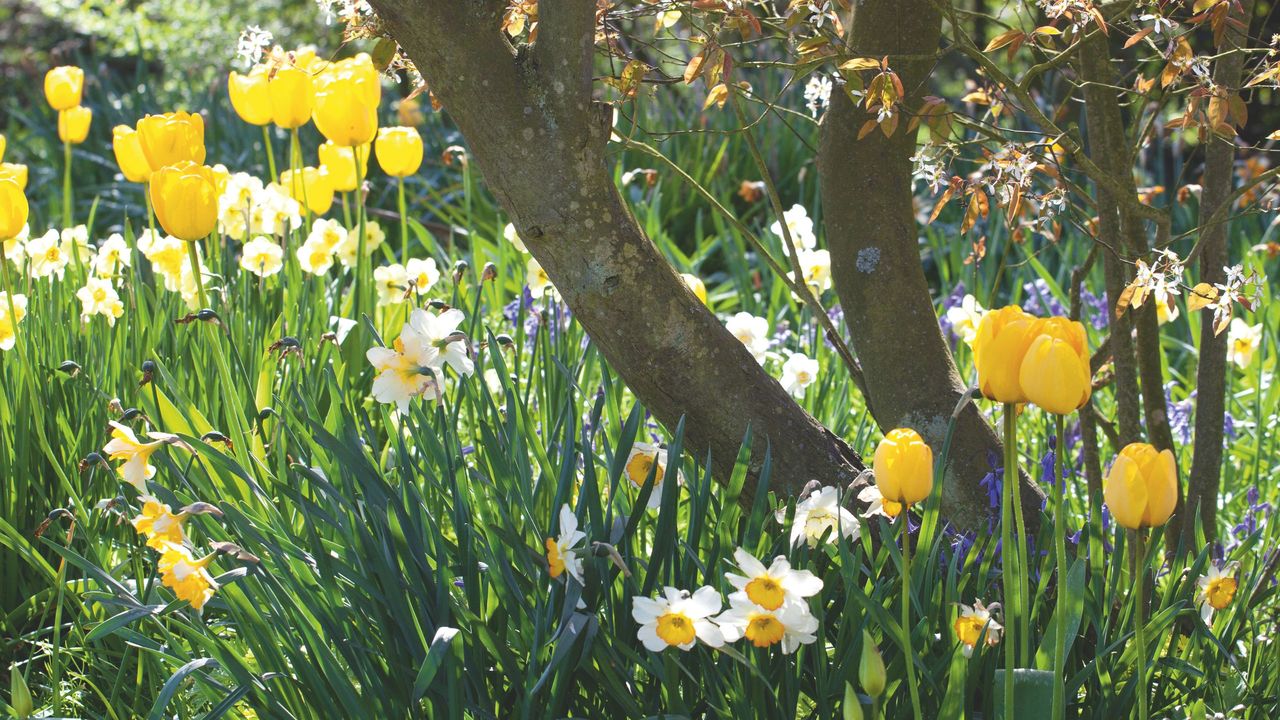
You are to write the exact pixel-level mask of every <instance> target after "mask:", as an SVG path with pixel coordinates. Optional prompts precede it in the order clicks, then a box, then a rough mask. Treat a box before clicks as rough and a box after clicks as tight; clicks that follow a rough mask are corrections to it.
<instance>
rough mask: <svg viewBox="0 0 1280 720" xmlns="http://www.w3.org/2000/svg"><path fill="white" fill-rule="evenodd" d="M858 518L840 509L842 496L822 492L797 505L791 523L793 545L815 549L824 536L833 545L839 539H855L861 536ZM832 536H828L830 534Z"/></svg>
mask: <svg viewBox="0 0 1280 720" xmlns="http://www.w3.org/2000/svg"><path fill="white" fill-rule="evenodd" d="M785 513H786V510H779V511H778V515H779V520H785V519H786V515H785ZM858 527H859V523H858V518H857V516H856V515H854V514H853V513H851V512H849V511H848V510H846V509H844V508H843V507H841V506H840V495H839V492H838V491H837V490H836V489H835V488H834V487H824V488H819V489H818V490H816V491H815V492H814V493H812V494H811V495H809V497H807V498H805V499H804V500H802V501H801V502H800V503H799V504H798V505H796V516H795V519H794V520H793V521H792V523H791V545H792V546H793V547H795V546H798V545H800V543H802V542H807V543H809V547H815V546H817V544H818V541H819V540H821V539H822V537H823V536H824V535H828V537H827V542H829V543H834V542H837V541H838V540H839V539H840V536H842V535H843V536H844V537H852V536H853V534H854V533H856V532H858ZM828 533H829V534H828Z"/></svg>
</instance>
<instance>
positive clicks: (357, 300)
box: [351, 145, 404, 322]
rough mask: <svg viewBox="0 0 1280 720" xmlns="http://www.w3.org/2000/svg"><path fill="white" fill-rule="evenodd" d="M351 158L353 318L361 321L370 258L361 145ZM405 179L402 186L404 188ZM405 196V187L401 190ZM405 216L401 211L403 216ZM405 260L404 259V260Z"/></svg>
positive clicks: (355, 148) (354, 147) (354, 149)
mask: <svg viewBox="0 0 1280 720" xmlns="http://www.w3.org/2000/svg"><path fill="white" fill-rule="evenodd" d="M351 159H352V161H353V162H355V164H356V228H357V229H356V232H357V233H359V234H358V235H357V236H356V282H355V288H354V290H353V292H354V293H355V297H353V298H352V301H351V319H352V320H355V321H357V322H359V320H360V313H361V311H362V310H364V286H365V282H364V276H365V274H366V272H367V270H368V267H367V264H368V262H369V260H368V258H367V257H365V232H364V229H365V215H364V168H363V167H362V166H361V165H362V163H361V158H360V146H359V145H356V146H353V147H352V148H351ZM403 187H404V185H403V180H402V181H401V188H403ZM401 193H402V197H403V189H402V190H401ZM403 216H404V213H403V211H401V217H403ZM402 262H403V261H402Z"/></svg>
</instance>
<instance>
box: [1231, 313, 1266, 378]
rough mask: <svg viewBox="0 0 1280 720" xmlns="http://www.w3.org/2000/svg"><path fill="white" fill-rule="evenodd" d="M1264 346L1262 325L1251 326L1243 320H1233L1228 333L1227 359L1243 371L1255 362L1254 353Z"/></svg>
mask: <svg viewBox="0 0 1280 720" xmlns="http://www.w3.org/2000/svg"><path fill="white" fill-rule="evenodd" d="M1261 345H1262V323H1258V324H1257V325H1250V324H1249V323H1247V322H1245V321H1244V320H1242V319H1241V318H1232V319H1231V329H1230V330H1228V331H1227V358H1228V359H1229V360H1231V362H1233V363H1235V364H1236V367H1238V368H1240V369H1241V370H1243V369H1244V368H1247V367H1249V364H1250V363H1252V362H1253V355H1254V353H1256V352H1258V347H1259V346H1261Z"/></svg>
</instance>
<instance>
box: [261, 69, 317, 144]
mask: <svg viewBox="0 0 1280 720" xmlns="http://www.w3.org/2000/svg"><path fill="white" fill-rule="evenodd" d="M267 96H268V97H269V98H270V100H271V122H273V123H275V124H276V125H279V126H280V127H282V128H284V129H286V130H292V129H293V128H297V127H302V126H303V125H306V124H307V121H308V120H310V119H311V112H312V110H313V109H314V107H315V102H316V91H315V86H314V84H313V83H312V81H311V74H310V73H308V72H307V71H306V70H302V69H299V68H296V67H290V66H286V67H281V68H278V69H276V74H275V75H273V76H272V77H271V80H270V81H269V82H268V83H267Z"/></svg>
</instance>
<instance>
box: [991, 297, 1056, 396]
mask: <svg viewBox="0 0 1280 720" xmlns="http://www.w3.org/2000/svg"><path fill="white" fill-rule="evenodd" d="M1043 322H1044V321H1043V320H1040V319H1038V318H1035V317H1033V316H1031V315H1029V314H1027V313H1025V312H1023V311H1022V308H1020V307H1018V306H1017V305H1009V306H1007V307H1002V308H1000V309H999V310H992V311H991V312H989V313H987V314H986V315H983V316H982V322H980V323H978V334H977V336H976V337H974V339H973V359H974V364H975V365H977V367H978V388H979V389H980V390H982V394H983V395H985V396H986V397H988V398H990V399H992V400H995V401H997V402H1002V403H1021V402H1027V397H1026V395H1025V393H1023V390H1022V383H1021V380H1020V377H1019V373H1020V372H1021V370H1022V360H1023V358H1024V357H1026V355H1027V350H1028V349H1029V348H1030V347H1031V342H1032V341H1033V340H1035V338H1036V336H1037V335H1039V327H1040V325H1041V324H1042V323H1043Z"/></svg>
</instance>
